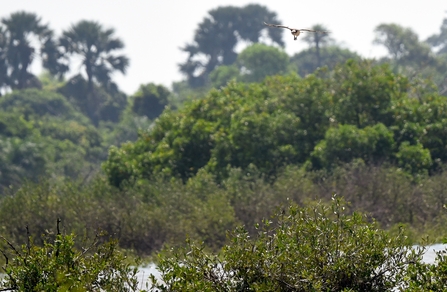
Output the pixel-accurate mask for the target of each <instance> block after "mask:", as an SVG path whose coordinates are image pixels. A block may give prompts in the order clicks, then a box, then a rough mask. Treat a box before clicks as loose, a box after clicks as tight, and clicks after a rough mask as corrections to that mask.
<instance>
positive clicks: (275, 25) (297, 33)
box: [264, 22, 329, 41]
mask: <svg viewBox="0 0 447 292" xmlns="http://www.w3.org/2000/svg"><path fill="white" fill-rule="evenodd" d="M264 24H265V25H267V26H270V27H279V28H287V29H290V32H291V33H292V34H293V39H294V40H295V41H296V38H297V37H298V36H299V35H300V33H301V32H302V31H308V32H316V33H329V32H328V31H324V30H312V29H297V28H291V27H288V26H285V25H279V24H270V23H266V22H264Z"/></svg>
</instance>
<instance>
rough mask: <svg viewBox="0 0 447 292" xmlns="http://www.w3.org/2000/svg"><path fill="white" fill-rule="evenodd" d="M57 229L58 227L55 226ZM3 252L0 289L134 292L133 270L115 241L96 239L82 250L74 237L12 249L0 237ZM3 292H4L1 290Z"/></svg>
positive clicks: (29, 241)
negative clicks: (2, 274) (3, 243)
mask: <svg viewBox="0 0 447 292" xmlns="http://www.w3.org/2000/svg"><path fill="white" fill-rule="evenodd" d="M58 228H59V224H58ZM1 238H2V239H3V240H4V241H5V244H6V248H5V249H2V250H1V252H2V254H3V255H4V257H5V259H6V266H5V268H4V272H5V274H6V276H5V278H4V279H3V281H2V288H1V289H6V288H9V290H8V291H136V290H137V285H138V282H137V279H136V272H137V269H136V268H132V267H131V266H130V264H129V263H127V259H126V257H125V256H124V255H123V254H122V253H121V252H120V251H119V250H118V249H117V242H116V241H114V240H111V241H108V242H105V243H100V240H99V238H98V237H97V238H95V240H94V241H93V242H92V243H91V244H90V245H88V246H85V247H83V248H82V249H76V248H75V239H76V237H75V236H74V235H73V234H70V235H62V234H60V233H59V232H58V234H57V235H56V236H55V237H54V238H53V239H52V238H51V236H49V235H48V236H47V237H45V238H44V239H43V246H37V245H35V244H34V243H33V240H32V238H31V237H28V243H27V244H25V245H22V246H21V247H15V246H14V245H13V244H12V243H11V242H10V241H8V240H7V239H5V238H4V237H1ZM2 291H3V290H2Z"/></svg>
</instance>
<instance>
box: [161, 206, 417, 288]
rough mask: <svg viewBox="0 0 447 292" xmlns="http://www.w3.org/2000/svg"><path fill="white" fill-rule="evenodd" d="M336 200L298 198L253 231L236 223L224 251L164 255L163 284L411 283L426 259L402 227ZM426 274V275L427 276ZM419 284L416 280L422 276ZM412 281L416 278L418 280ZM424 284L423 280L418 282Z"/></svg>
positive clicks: (389, 285)
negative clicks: (382, 227) (381, 226)
mask: <svg viewBox="0 0 447 292" xmlns="http://www.w3.org/2000/svg"><path fill="white" fill-rule="evenodd" d="M333 200H334V201H335V202H333V203H332V204H331V205H329V206H324V205H317V206H312V207H306V208H300V207H297V206H294V205H292V206H290V207H289V208H288V210H282V211H281V213H278V214H277V215H276V216H275V217H274V218H273V220H274V222H272V221H270V220H265V221H264V222H263V223H262V225H260V226H259V227H258V228H257V229H258V234H257V236H256V237H255V238H252V237H251V236H250V235H249V233H248V232H247V231H246V230H244V228H239V229H236V230H235V231H234V232H233V233H232V234H231V235H230V239H231V242H230V243H229V244H228V245H226V246H225V247H224V248H223V249H222V251H221V253H220V254H219V255H217V256H209V255H207V254H206V253H205V252H204V251H203V248H202V247H200V246H196V245H194V244H190V245H189V246H188V247H187V248H185V249H184V250H183V251H182V252H177V251H175V252H174V256H173V257H162V258H161V261H160V263H159V268H160V271H161V272H162V281H163V282H164V283H157V280H156V279H155V278H154V279H153V281H154V282H155V283H156V284H154V287H156V288H157V289H159V290H157V291H392V290H393V289H396V288H398V287H404V286H406V285H408V283H407V281H408V278H407V277H406V273H407V272H406V270H407V269H408V268H409V267H413V266H414V265H420V263H419V261H420V258H421V252H422V250H412V248H411V246H409V245H407V244H405V238H404V236H402V234H398V235H397V236H394V237H390V236H388V235H387V234H386V233H385V232H384V231H379V230H377V226H376V225H375V224H374V223H367V220H366V218H365V217H363V216H362V215H360V214H357V213H354V214H352V215H347V214H346V212H345V208H344V206H343V204H341V203H340V201H339V199H337V198H333ZM421 282H423V281H421ZM416 283H417V284H419V283H418V282H416V281H415V284H416ZM410 285H413V283H411V284H410ZM414 286H417V285H414Z"/></svg>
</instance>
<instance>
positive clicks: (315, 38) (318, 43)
mask: <svg viewBox="0 0 447 292" xmlns="http://www.w3.org/2000/svg"><path fill="white" fill-rule="evenodd" d="M311 29H312V30H317V31H328V30H327V29H326V27H325V26H323V25H321V24H316V25H314V26H312V27H311ZM302 40H303V41H305V42H306V43H308V44H309V46H311V47H312V46H315V53H316V57H317V65H318V67H321V54H320V49H321V47H322V46H324V45H327V44H329V43H331V42H332V41H333V39H332V38H331V37H330V36H329V34H327V33H309V34H306V35H305V36H304V37H303V38H302Z"/></svg>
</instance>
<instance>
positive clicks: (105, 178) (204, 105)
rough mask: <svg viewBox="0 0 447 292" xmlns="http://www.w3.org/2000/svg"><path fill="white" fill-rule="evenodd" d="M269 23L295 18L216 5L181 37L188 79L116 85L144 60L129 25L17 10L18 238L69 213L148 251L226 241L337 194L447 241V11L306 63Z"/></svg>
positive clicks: (12, 92)
mask: <svg viewBox="0 0 447 292" xmlns="http://www.w3.org/2000/svg"><path fill="white" fill-rule="evenodd" d="M242 19H243V21H242ZM263 21H265V22H270V23H280V22H281V21H280V20H279V18H278V16H277V14H276V13H275V12H273V11H270V10H269V9H268V8H267V7H264V6H261V5H257V4H251V5H247V6H244V7H235V6H224V7H218V8H215V9H213V10H211V11H209V12H208V14H207V15H206V16H205V17H204V19H203V20H202V22H200V23H199V25H198V28H197V30H196V31H195V34H194V39H193V41H192V42H191V43H189V44H186V45H185V46H184V47H182V48H181V51H183V52H187V53H188V56H187V58H186V61H185V62H184V63H182V64H179V70H180V71H181V72H182V73H183V74H184V76H185V79H184V80H179V81H175V82H173V84H172V86H171V87H170V88H168V87H166V86H163V85H160V84H155V83H153V82H151V81H148V82H147V83H146V84H142V85H141V86H140V88H139V89H138V90H137V91H136V92H135V93H133V94H130V95H127V94H126V93H124V92H122V91H121V90H120V88H119V86H118V85H117V84H116V83H115V82H114V81H113V76H114V74H115V73H122V74H125V73H126V69H127V68H128V66H129V64H130V60H129V59H128V58H127V56H125V55H124V54H121V53H120V52H121V50H122V49H123V48H124V46H125V44H124V43H123V41H122V40H121V39H120V37H118V36H116V35H115V31H114V29H113V28H108V27H104V26H102V25H101V24H100V23H97V22H94V21H88V20H81V21H79V22H78V23H75V24H73V25H71V26H70V27H68V28H67V29H66V30H64V31H63V32H62V33H61V34H60V35H56V33H55V32H54V31H53V30H52V29H51V27H50V26H49V25H44V24H43V21H42V20H41V18H40V17H39V16H37V15H35V14H33V13H28V12H24V11H20V12H17V13H13V14H11V15H9V16H3V17H2V18H1V23H0V222H1V223H0V230H1V233H2V234H3V235H4V236H6V237H8V238H11V240H13V241H15V242H18V243H23V242H24V241H25V240H26V233H24V232H23V230H24V229H23V228H24V226H26V225H28V226H29V228H30V230H32V231H33V232H35V233H37V234H41V233H45V232H46V231H47V230H50V229H51V227H52V226H53V223H54V221H55V218H59V217H60V218H63V219H64V220H63V222H64V224H65V226H64V228H66V229H67V230H69V231H70V232H72V231H73V232H75V233H76V234H84V233H89V232H93V231H92V230H96V229H97V228H100V229H103V230H106V231H107V232H109V234H112V235H113V236H116V237H118V238H119V245H120V246H121V247H122V248H128V249H134V250H136V251H137V252H138V253H139V254H141V255H149V254H152V253H154V252H156V251H158V250H160V248H162V247H163V246H164V245H169V244H170V245H177V244H182V243H183V240H184V238H185V237H186V236H189V237H191V238H192V239H196V240H200V241H203V242H204V243H205V245H206V246H207V248H209V249H210V250H218V249H219V248H220V247H222V246H223V245H224V244H225V242H226V236H225V233H226V231H227V230H229V229H233V228H234V227H235V226H236V225H240V224H243V225H244V226H245V228H246V229H247V231H248V232H249V233H250V234H255V233H256V231H255V228H254V225H255V223H258V222H260V221H261V220H262V219H263V218H268V217H269V216H270V215H272V214H273V213H274V211H275V208H276V207H278V208H279V207H280V206H282V205H285V204H289V203H290V202H294V203H297V204H301V205H304V204H308V203H309V202H311V201H314V200H322V201H326V200H330V198H331V196H332V193H334V192H335V193H337V194H339V195H341V196H343V197H345V200H346V201H347V202H350V204H349V205H348V209H349V211H350V212H353V211H355V210H361V211H363V212H365V213H367V214H368V215H369V216H371V217H372V218H375V219H376V220H377V222H378V224H379V225H380V226H381V227H382V228H385V229H387V230H390V232H393V230H396V228H398V226H400V225H402V224H404V225H406V226H407V227H408V228H407V230H408V236H409V240H411V241H413V242H418V240H419V239H420V238H421V235H422V234H425V235H431V239H432V240H433V241H439V240H440V239H441V238H442V237H443V236H444V235H445V234H446V232H447V230H446V229H445V227H444V224H442V222H443V220H444V219H445V218H444V217H445V216H446V215H445V210H444V205H445V204H446V202H447V194H446V189H447V188H446V187H445V186H444V184H445V181H446V180H445V166H446V162H447V130H446V129H447V99H446V96H447V73H446V72H447V70H446V68H447V67H446V65H447V53H446V48H447V38H446V37H445V36H446V32H445V27H446V26H445V23H446V21H447V20H444V21H443V23H442V25H441V29H440V32H439V33H438V34H434V35H432V36H430V37H429V38H428V39H427V40H420V39H419V38H418V36H417V34H416V33H414V32H413V31H411V30H410V29H408V28H405V27H401V26H399V25H397V24H380V25H379V26H377V28H376V30H375V34H376V38H375V41H374V43H375V45H379V46H383V47H384V48H386V50H387V55H386V56H384V57H383V58H381V59H374V60H370V59H366V58H364V57H362V56H359V55H358V54H357V53H356V52H352V51H350V50H349V49H347V48H344V47H343V46H342V45H340V44H338V43H337V41H336V40H334V39H332V38H331V36H330V34H328V35H307V36H306V37H304V38H302V40H303V42H304V43H305V44H307V47H306V48H305V49H304V50H303V51H301V52H299V53H297V54H295V55H293V56H289V55H288V54H287V53H286V52H285V51H284V48H283V47H284V42H283V40H282V33H283V32H284V31H282V30H276V29H268V28H267V27H265V26H264V25H263ZM313 28H314V29H329V30H330V28H326V27H323V26H321V25H319V24H315V26H314V27H313ZM74 60H82V62H81V64H77V65H78V66H74V65H73V64H74V63H75V62H74ZM37 61H41V62H42V66H43V68H44V69H45V71H44V72H42V74H41V75H39V76H36V75H34V74H33V73H31V71H30V68H31V67H30V66H31V65H32V64H33V62H37ZM79 65H80V66H79ZM148 70H156V68H148ZM70 71H71V72H72V74H71V75H70V74H69V72H70Z"/></svg>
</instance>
